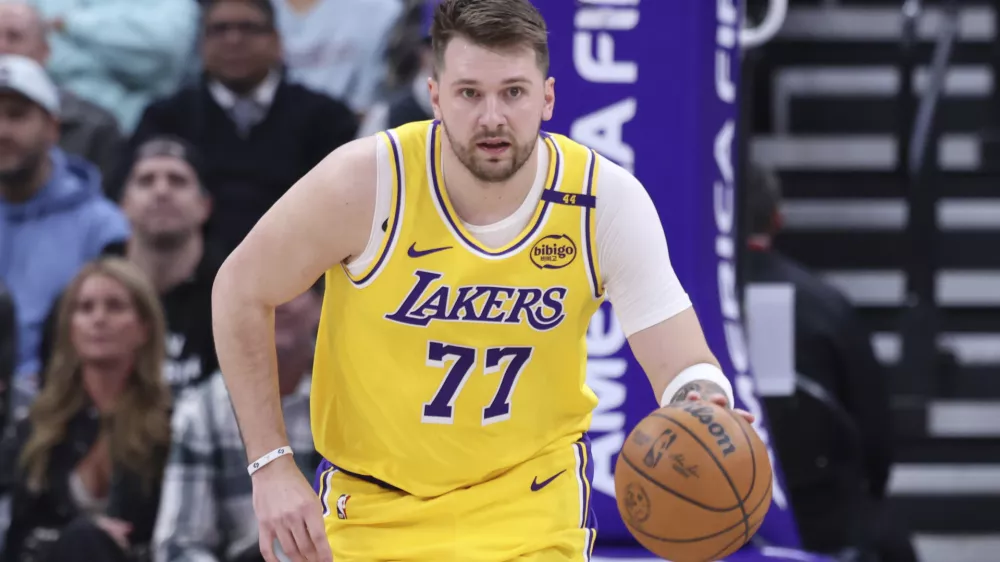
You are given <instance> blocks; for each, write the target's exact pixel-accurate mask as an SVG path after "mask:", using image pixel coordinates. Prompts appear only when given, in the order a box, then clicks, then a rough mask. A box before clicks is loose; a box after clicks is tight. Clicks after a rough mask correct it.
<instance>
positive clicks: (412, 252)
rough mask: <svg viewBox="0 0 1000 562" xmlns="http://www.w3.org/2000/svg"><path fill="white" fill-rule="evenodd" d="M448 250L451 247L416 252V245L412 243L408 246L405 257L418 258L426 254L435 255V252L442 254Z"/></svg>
mask: <svg viewBox="0 0 1000 562" xmlns="http://www.w3.org/2000/svg"><path fill="white" fill-rule="evenodd" d="M450 249H451V246H442V247H440V248H431V249H430V250H418V249H417V243H416V242H414V243H413V244H410V249H409V250H407V251H406V255H408V256H410V257H411V258H419V257H423V256H426V255H428V254H435V253H437V252H443V251H445V250H450Z"/></svg>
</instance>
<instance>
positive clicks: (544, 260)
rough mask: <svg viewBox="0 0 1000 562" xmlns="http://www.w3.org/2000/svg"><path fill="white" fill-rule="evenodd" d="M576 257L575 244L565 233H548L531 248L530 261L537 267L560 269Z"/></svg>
mask: <svg viewBox="0 0 1000 562" xmlns="http://www.w3.org/2000/svg"><path fill="white" fill-rule="evenodd" d="M574 259H576V244H575V243H574V242H573V240H572V239H571V238H570V237H569V236H566V235H565V234H550V235H549V236H546V237H545V238H542V239H541V240H539V241H538V242H535V245H534V246H532V248H531V263H533V264H535V266H536V267H538V268H539V269H561V268H563V267H566V266H567V265H569V264H571V263H573V260H574Z"/></svg>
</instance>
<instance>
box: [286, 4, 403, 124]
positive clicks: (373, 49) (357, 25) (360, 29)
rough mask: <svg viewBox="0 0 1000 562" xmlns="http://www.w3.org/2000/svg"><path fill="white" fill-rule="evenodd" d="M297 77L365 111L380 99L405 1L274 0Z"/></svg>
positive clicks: (288, 59) (289, 61)
mask: <svg viewBox="0 0 1000 562" xmlns="http://www.w3.org/2000/svg"><path fill="white" fill-rule="evenodd" d="M274 6H275V9H276V11H277V21H278V30H279V31H280V33H281V36H282V38H283V40H284V51H285V61H286V63H287V64H288V72H289V75H290V77H291V79H292V80H294V81H296V82H299V83H302V84H304V85H306V86H308V87H310V88H312V89H314V90H316V91H317V92H323V93H325V94H326V95H328V96H330V97H333V98H335V99H340V100H344V101H345V102H346V103H347V104H348V105H349V106H350V107H351V108H352V109H353V110H354V111H355V112H357V113H358V115H363V114H364V113H365V112H366V111H367V110H368V108H369V107H370V106H371V105H372V104H373V103H374V102H375V101H377V99H378V98H379V97H380V94H381V87H382V82H383V80H384V79H385V75H386V64H385V48H386V45H387V44H388V41H389V37H390V35H391V34H392V31H393V29H394V27H395V25H396V23H397V21H398V20H399V18H400V16H401V15H402V14H403V7H404V6H403V2H402V1H401V0H274Z"/></svg>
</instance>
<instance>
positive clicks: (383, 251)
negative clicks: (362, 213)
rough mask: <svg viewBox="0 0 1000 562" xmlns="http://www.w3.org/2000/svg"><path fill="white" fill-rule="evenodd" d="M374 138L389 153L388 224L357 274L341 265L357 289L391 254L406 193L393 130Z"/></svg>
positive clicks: (401, 161) (370, 280) (378, 269)
mask: <svg viewBox="0 0 1000 562" xmlns="http://www.w3.org/2000/svg"><path fill="white" fill-rule="evenodd" d="M376 138H377V139H379V141H380V142H384V143H386V145H387V147H388V149H389V154H390V155H391V158H389V166H390V168H391V171H392V182H393V189H392V198H391V199H390V201H389V221H388V222H389V224H388V225H386V229H385V234H384V235H383V236H382V244H381V245H380V246H379V249H378V252H377V253H376V254H375V259H373V260H372V262H371V264H370V265H369V266H368V267H366V268H365V269H364V270H363V271H362V272H361V273H360V274H358V275H352V274H351V272H350V271H349V270H348V269H347V267H346V266H345V265H342V266H341V267H342V268H343V270H344V274H345V275H346V276H347V279H348V280H350V282H351V283H352V284H353V285H354V286H355V287H357V288H359V289H362V288H364V287H367V286H368V285H369V284H370V283H371V282H372V281H374V280H375V278H376V277H378V274H379V272H381V271H382V269H384V267H385V264H386V263H388V262H389V256H391V255H392V251H393V249H394V248H395V247H396V241H397V239H398V238H399V236H398V234H399V231H400V230H401V225H400V219H401V217H402V216H403V203H404V201H405V193H406V189H405V185H404V183H405V180H404V179H403V178H405V177H406V174H405V172H404V170H403V155H402V152H401V151H400V149H399V146H400V145H399V139H398V138H396V134H395V132H394V131H385V132H381V133H378V134H377V135H376Z"/></svg>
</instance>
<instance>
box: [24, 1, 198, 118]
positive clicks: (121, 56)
mask: <svg viewBox="0 0 1000 562" xmlns="http://www.w3.org/2000/svg"><path fill="white" fill-rule="evenodd" d="M32 4H34V5H35V6H36V7H37V8H38V10H39V12H40V13H41V14H42V17H43V18H45V20H46V24H47V27H48V29H49V30H50V36H49V42H50V45H51V48H52V56H51V57H50V58H49V62H48V65H49V72H50V73H51V74H52V77H53V79H54V80H55V82H56V83H58V84H59V85H60V86H63V87H65V88H67V89H68V90H70V91H72V92H73V93H75V94H76V95H78V96H80V97H81V98H83V99H86V100H89V101H91V102H93V103H96V104H97V105H100V106H101V107H103V108H105V109H107V110H108V111H110V112H111V113H112V114H114V115H115V117H117V119H118V125H119V127H120V128H121V129H122V131H125V132H126V133H129V132H131V131H132V130H133V128H134V127H135V123H136V122H137V121H138V119H139V116H140V115H141V114H142V110H143V109H144V108H145V107H146V106H147V105H148V104H149V103H150V102H151V101H152V100H154V99H156V98H159V97H162V96H166V95H169V94H171V93H172V92H173V91H174V90H176V89H177V87H178V86H179V85H180V83H181V80H182V79H183V77H184V76H185V73H186V72H187V68H188V66H189V65H190V57H191V55H192V53H193V46H194V38H195V35H196V30H197V27H198V3H197V2H196V1H195V0H144V1H143V2H135V1H134V0H88V1H86V2H83V1H79V0H32Z"/></svg>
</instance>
